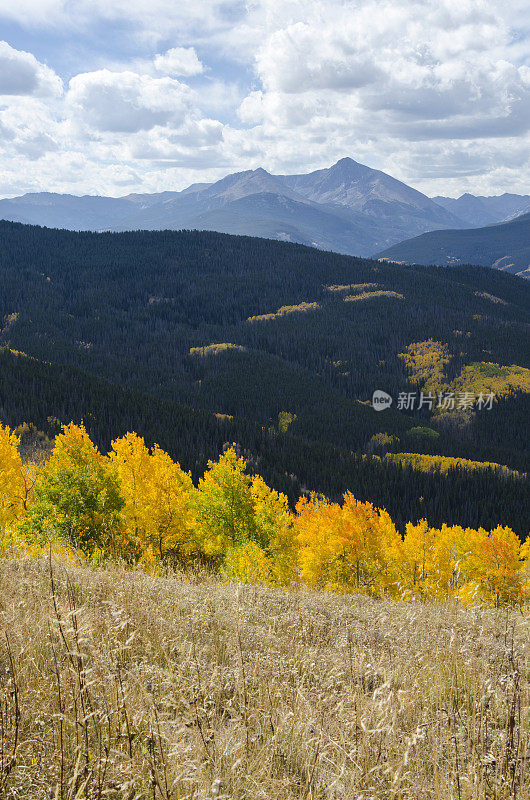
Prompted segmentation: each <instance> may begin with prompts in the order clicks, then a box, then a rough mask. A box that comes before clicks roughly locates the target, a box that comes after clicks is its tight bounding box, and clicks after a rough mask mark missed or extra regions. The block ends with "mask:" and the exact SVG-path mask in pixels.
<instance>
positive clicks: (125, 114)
mask: <svg viewBox="0 0 530 800" xmlns="http://www.w3.org/2000/svg"><path fill="white" fill-rule="evenodd" d="M67 101H68V103H69V105H70V109H71V113H73V114H74V115H76V116H77V118H78V119H79V120H80V121H82V122H84V123H85V124H87V125H88V126H89V127H91V128H93V129H95V130H98V131H111V132H114V133H117V132H123V133H134V132H136V131H142V130H149V129H150V128H153V127H155V125H166V124H168V123H172V124H173V125H179V124H181V123H182V122H183V121H184V119H185V117H186V113H187V111H188V110H189V108H190V105H191V102H192V92H191V90H190V89H189V88H188V87H187V86H186V85H185V84H183V83H180V82H179V81H177V80H175V79H174V78H169V77H165V78H152V77H150V76H149V75H138V74H137V73H135V72H111V71H110V70H107V69H102V70H97V71H95V72H86V73H82V74H80V75H76V76H75V77H74V78H72V79H71V81H70V85H69V91H68V97H67Z"/></svg>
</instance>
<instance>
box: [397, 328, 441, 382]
mask: <svg viewBox="0 0 530 800" xmlns="http://www.w3.org/2000/svg"><path fill="white" fill-rule="evenodd" d="M398 358H400V359H401V360H402V361H403V362H404V364H405V367H406V368H407V371H408V373H409V374H410V378H411V380H412V381H413V382H414V383H417V384H420V385H421V386H422V387H423V388H424V389H425V390H427V391H436V390H437V389H440V387H441V386H442V385H443V382H444V369H445V366H446V365H447V364H448V363H449V362H450V361H451V358H452V356H451V354H450V353H449V348H448V346H447V345H446V344H442V342H435V341H434V340H433V339H427V340H426V341H425V342H413V343H412V344H409V346H408V347H407V349H406V351H405V352H404V353H400V354H399V355H398Z"/></svg>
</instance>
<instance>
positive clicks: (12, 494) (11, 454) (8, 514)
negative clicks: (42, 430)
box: [0, 424, 25, 547]
mask: <svg viewBox="0 0 530 800" xmlns="http://www.w3.org/2000/svg"><path fill="white" fill-rule="evenodd" d="M18 444H19V441H18V437H17V436H16V435H15V434H14V433H13V432H12V431H11V430H10V429H9V428H8V427H4V426H3V425H2V424H0V532H4V531H5V530H6V528H8V527H9V526H11V525H12V524H13V523H14V522H15V520H17V519H18V518H19V517H20V516H21V514H22V513H23V511H24V498H25V481H24V467H23V464H22V459H21V457H20V454H19V452H18ZM3 535H4V536H5V534H3ZM0 547H1V545H0Z"/></svg>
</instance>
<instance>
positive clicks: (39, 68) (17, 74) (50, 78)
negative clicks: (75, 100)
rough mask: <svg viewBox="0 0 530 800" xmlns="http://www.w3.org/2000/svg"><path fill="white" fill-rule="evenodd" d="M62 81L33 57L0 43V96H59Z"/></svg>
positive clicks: (5, 43)
mask: <svg viewBox="0 0 530 800" xmlns="http://www.w3.org/2000/svg"><path fill="white" fill-rule="evenodd" d="M62 88H63V86H62V81H61V79H60V78H59V76H58V75H56V74H55V72H54V71H53V70H51V69H50V68H49V67H47V66H46V65H45V64H41V63H40V62H39V61H37V59H36V58H35V56H34V55H32V54H31V53H26V52H25V51H24V50H15V48H14V47H11V45H9V44H8V43H7V42H3V41H0V95H35V96H46V95H59V94H61V92H62Z"/></svg>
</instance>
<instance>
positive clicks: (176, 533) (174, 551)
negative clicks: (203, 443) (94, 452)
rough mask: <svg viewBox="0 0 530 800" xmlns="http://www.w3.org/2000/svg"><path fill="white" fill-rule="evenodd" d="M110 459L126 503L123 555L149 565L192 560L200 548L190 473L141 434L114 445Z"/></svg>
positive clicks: (132, 435) (134, 434)
mask: <svg viewBox="0 0 530 800" xmlns="http://www.w3.org/2000/svg"><path fill="white" fill-rule="evenodd" d="M109 458H110V460H111V462H112V464H113V465H114V467H115V470H116V473H117V475H118V479H119V482H120V491H121V494H122V496H123V499H124V506H123V508H122V511H121V519H122V523H123V525H122V531H123V532H122V536H121V540H120V548H121V555H122V556H123V557H125V558H128V559H132V560H142V561H144V562H146V563H147V562H154V561H162V560H167V559H168V558H170V557H172V558H174V559H175V560H177V561H179V562H182V561H183V560H186V558H187V557H189V555H190V553H191V552H192V551H193V550H194V549H196V541H195V537H194V517H193V512H192V492H193V483H192V480H191V477H190V475H189V474H188V473H186V472H184V471H183V470H182V469H181V468H180V465H179V464H178V463H176V462H174V461H173V460H172V459H171V457H170V456H169V455H168V454H167V453H166V452H164V451H163V450H162V449H161V448H160V447H158V446H157V445H155V446H154V447H153V448H152V450H151V451H150V450H149V449H148V448H147V447H146V445H145V442H144V439H143V438H142V437H141V436H138V435H137V434H136V433H127V434H125V436H123V437H121V438H120V439H116V440H115V441H113V442H112V450H111V452H110V454H109Z"/></svg>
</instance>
